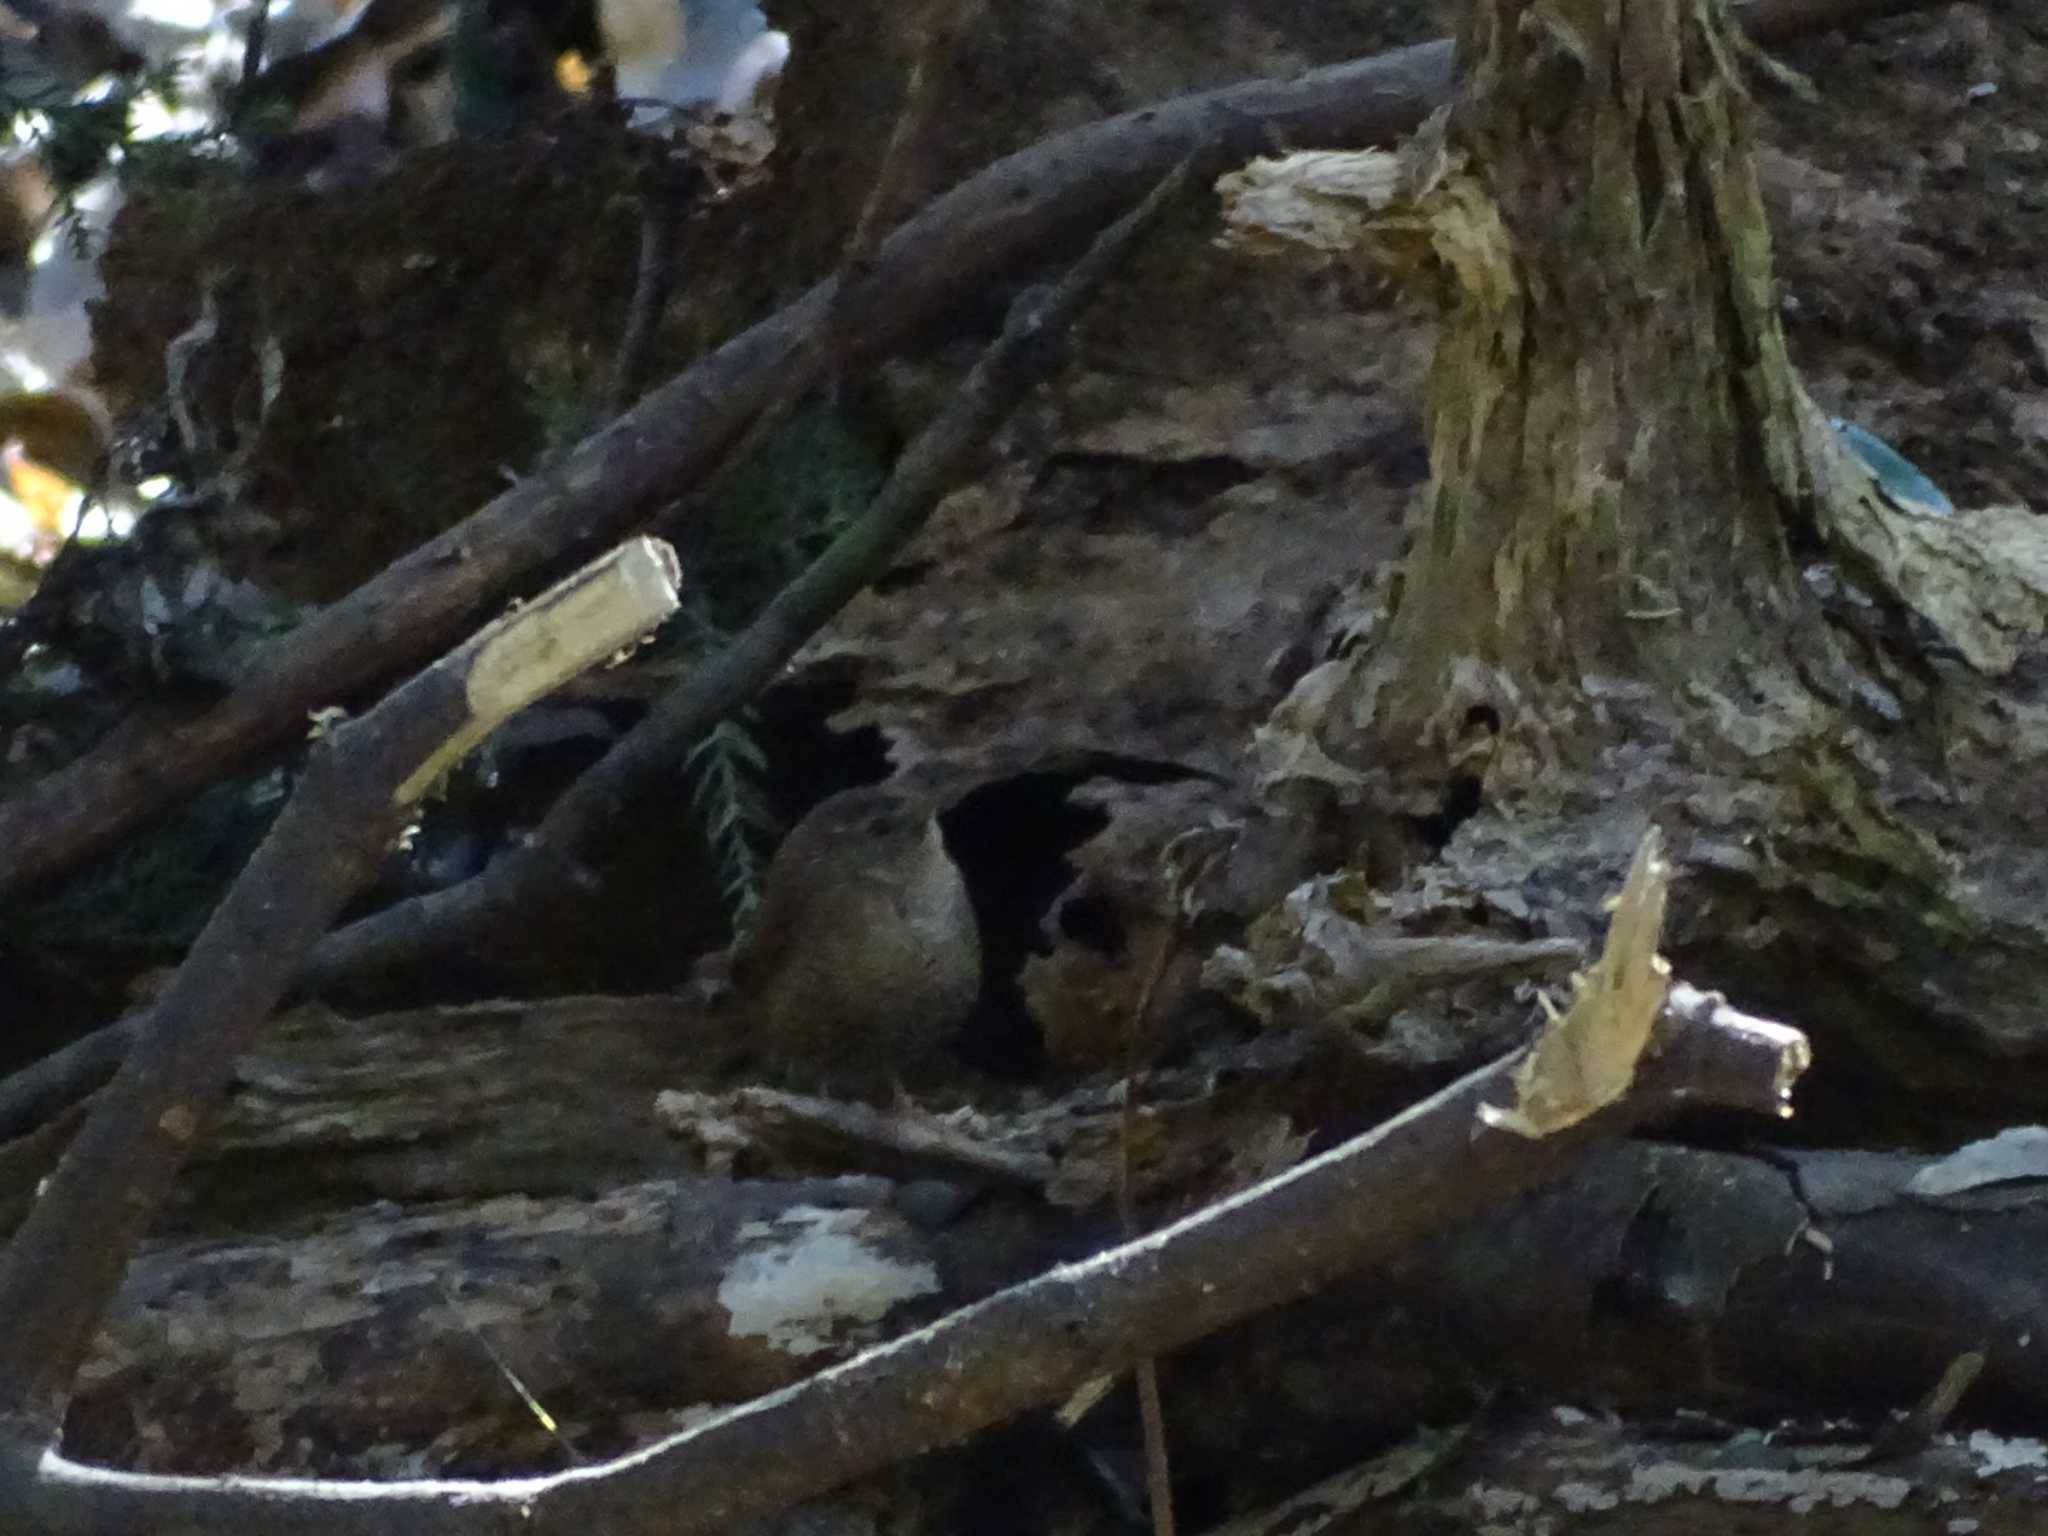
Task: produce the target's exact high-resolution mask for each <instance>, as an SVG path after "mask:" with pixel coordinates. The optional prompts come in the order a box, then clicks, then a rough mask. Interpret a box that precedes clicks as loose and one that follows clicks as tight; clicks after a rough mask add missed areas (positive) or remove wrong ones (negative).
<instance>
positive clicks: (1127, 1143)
mask: <svg viewBox="0 0 2048 1536" xmlns="http://www.w3.org/2000/svg"><path fill="white" fill-rule="evenodd" d="M1179 947H1180V901H1179V898H1178V895H1177V894H1174V895H1172V896H1170V899H1169V901H1168V915H1167V923H1166V931H1165V932H1164V933H1162V934H1160V936H1159V943H1158V945H1157V947H1156V948H1154V950H1153V951H1152V964H1151V965H1150V966H1149V967H1147V969H1146V971H1145V980H1144V984H1143V985H1142V986H1140V987H1139V988H1138V999H1137V1002H1136V1003H1135V1004H1133V1005H1132V1008H1131V1018H1130V1026H1129V1028H1128V1029H1127V1030H1126V1031H1125V1033H1124V1102H1123V1106H1122V1110H1121V1112H1120V1113H1119V1114H1118V1116H1117V1166H1116V1209H1117V1220H1118V1221H1119V1222H1120V1223H1121V1225H1122V1226H1123V1232H1124V1241H1125V1242H1129V1241H1131V1239H1133V1238H1135V1237H1136V1236H1137V1235H1138V1201H1137V1197H1136V1195H1135V1194H1134V1193H1133V1192H1132V1183H1133V1179H1132V1170H1131V1160H1132V1157H1131V1148H1132V1144H1133V1142H1134V1141H1135V1140H1136V1139H1137V1133H1138V1047H1139V1044H1140V1042H1141V1041H1142V1040H1143V1038H1144V1034H1145V1027H1146V1025H1147V1023H1148V1022H1149V1021H1150V1019H1151V1017H1152V999H1153V997H1154V996H1155V995H1156V994H1157V993H1158V991H1159V982H1160V979H1161V978H1162V977H1164V976H1165V975H1166V967H1167V965H1168V963H1169V962H1170V961H1171V960H1172V959H1173V955H1174V951H1175V950H1177V949H1179ZM1132 1376H1133V1379H1134V1380H1135V1382H1136V1384H1137V1388H1138V1428H1139V1433H1140V1434H1141V1435H1142V1436H1143V1437H1144V1442H1145V1502H1146V1503H1147V1504H1148V1505H1150V1506H1151V1510H1152V1533H1153V1536H1173V1532H1174V1518H1173V1465H1172V1462H1171V1460H1170V1459H1169V1457H1168V1455H1167V1448H1166V1409H1165V1406H1164V1404H1162V1403H1161V1401H1160V1398H1159V1357H1158V1356H1157V1355H1145V1356H1143V1357H1142V1358H1140V1359H1139V1361H1138V1362H1137V1364H1136V1365H1135V1366H1134V1367H1133V1368H1132Z"/></svg>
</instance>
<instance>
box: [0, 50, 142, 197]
mask: <svg viewBox="0 0 2048 1536" xmlns="http://www.w3.org/2000/svg"><path fill="white" fill-rule="evenodd" d="M145 95H147V96H155V97H158V98H160V99H161V100H162V101H163V102H164V103H165V105H166V106H169V107H175V106H176V105H177V103H178V95H179V85H178V77H177V69H176V66H175V65H172V64H166V65H162V66H159V67H157V68H154V69H148V70H144V71H142V72H141V73H139V74H137V75H134V76H132V77H127V78H119V79H116V80H115V81H114V82H113V84H112V85H111V86H110V87H109V88H107V89H106V90H104V91H102V92H99V93H98V94H95V95H92V96H90V97H86V96H81V95H79V94H77V93H75V92H73V91H72V90H70V89H69V88H68V87H66V86H65V85H63V84H62V83H61V82H59V81H57V80H55V79H50V80H47V81H45V80H29V79H22V78H17V79H13V80H10V81H8V82H7V83H6V86H5V87H0V112H5V113H6V115H7V117H8V119H9V120H10V121H11V122H13V123H15V124H17V125H19V124H20V123H21V122H23V121H24V120H27V121H28V122H31V123H33V124H34V131H33V132H32V133H31V134H30V136H29V137H30V142H31V143H33V144H34V146H35V149H36V152H37V153H38V154H39V155H40V156H41V157H42V162H43V166H44V168H45V169H46V170H47V171H48V172H49V176H50V180H51V182H52V184H53V185H54V186H55V187H56V189H57V196H58V203H59V213H60V217H68V215H69V213H70V199H71V197H72V196H73V195H74V194H75V193H76V192H77V191H78V190H79V189H80V188H81V187H83V186H84V185H85V184H86V183H87V182H89V181H92V180H93V179H94V178H95V177H97V176H99V175H100V174H101V173H102V172H103V171H105V170H106V169H107V168H108V167H109V165H111V164H113V163H115V162H116V161H119V160H122V159H124V158H125V157H127V156H128V155H130V154H132V153H135V152H136V151H137V150H138V149H141V148H142V147H143V146H142V145H141V144H139V143H138V142H137V141H135V140H133V139H132V138H131V137H130V129H129V120H130V115H131V109H132V108H133V107H134V105H135V102H136V100H137V98H139V97H142V96H145Z"/></svg>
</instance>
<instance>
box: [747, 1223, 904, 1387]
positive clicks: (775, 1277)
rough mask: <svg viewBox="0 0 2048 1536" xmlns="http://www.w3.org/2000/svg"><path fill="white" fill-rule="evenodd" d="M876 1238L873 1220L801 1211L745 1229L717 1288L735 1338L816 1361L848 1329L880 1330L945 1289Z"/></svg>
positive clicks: (751, 1224)
mask: <svg viewBox="0 0 2048 1536" xmlns="http://www.w3.org/2000/svg"><path fill="white" fill-rule="evenodd" d="M875 1232H876V1227H875V1217H874V1213H872V1212H868V1211H857V1210H852V1211H832V1210H824V1209H821V1208H819V1207H816V1206H803V1205H799V1206H792V1207H790V1209H789V1210H787V1211H785V1212H783V1213H782V1215H781V1216H780V1217H779V1218H777V1219H776V1220H775V1221H772V1222H765V1221H762V1222H750V1223H748V1224H747V1225H746V1226H744V1227H742V1228H741V1229H740V1233H739V1239H740V1244H741V1251H740V1254H739V1257H738V1258H736V1259H735V1260H734V1261H733V1263H732V1266H731V1268H730V1269H728V1270H727V1271H726V1276H725V1279H724V1280H723V1281H722V1282H721V1283H720V1285H719V1288H718V1299H719V1301H720V1303H722V1304H723V1305H724V1307H725V1309H726V1311H727V1312H728V1313H730V1314H731V1317H732V1332H733V1333H734V1335H735V1336H738V1337H742V1338H761V1339H765V1340H766V1341H767V1342H768V1343H769V1344H770V1345H772V1346H773V1347H774V1348H776V1349H781V1350H786V1351H788V1352H789V1353H791V1354H796V1355H809V1354H816V1353H817V1352H818V1351H820V1350H822V1349H827V1348H830V1347H831V1346H832V1345H833V1344H834V1343H835V1342H840V1341H841V1336H842V1334H843V1330H844V1328H845V1326H846V1325H848V1324H855V1325H859V1324H868V1323H875V1322H879V1321H880V1320H881V1319H882V1318H883V1317H884V1316H886V1315H887V1314H888V1312H889V1310H890V1309H891V1308H892V1307H895V1306H897V1305H899V1304H901V1303H903V1302H906V1301H909V1300H911V1299H912V1298H914V1297H918V1296H927V1295H931V1294H932V1293H934V1292H936V1291H937V1290H938V1289H939V1276H938V1271H937V1270H936V1269H935V1268H933V1267H932V1265H930V1264H928V1263H922V1262H918V1263H906V1262H904V1261H902V1260H900V1259H896V1258H892V1257H891V1256H890V1255H889V1254H888V1253H886V1252H884V1251H882V1249H881V1248H880V1247H879V1246H878V1245H877V1244H876V1242H875Z"/></svg>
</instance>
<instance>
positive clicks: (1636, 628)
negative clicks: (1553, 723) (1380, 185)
mask: <svg viewBox="0 0 2048 1536" xmlns="http://www.w3.org/2000/svg"><path fill="white" fill-rule="evenodd" d="M1458 45H1459V50H1460V60H1461V65H1462V73H1463V79H1464V88H1463V90H1462V93H1461V95H1460V98H1459V99H1458V101H1457V102H1456V104H1455V105H1454V107H1453V108H1452V109H1451V111H1450V113H1449V115H1448V118H1447V119H1446V120H1444V121H1443V122H1442V123H1441V124H1439V125H1438V126H1439V127H1440V128H1441V130H1442V137H1441V141H1440V142H1437V143H1434V144H1432V145H1431V146H1429V147H1427V148H1425V149H1422V150H1421V151H1420V152H1419V154H1415V155H1411V171H1410V174H1411V176H1413V177H1415V178H1417V181H1418V185H1417V187H1416V190H1417V191H1418V192H1419V193H1420V196H1419V197H1418V198H1417V201H1416V205H1415V206H1416V211H1417V212H1418V213H1419V214H1420V215H1421V221H1420V224H1419V225H1418V226H1417V229H1416V230H1415V231H1411V233H1420V234H1421V235H1422V237H1423V238H1424V239H1425V240H1426V241H1427V243H1428V256H1429V259H1428V260H1427V261H1426V262H1425V263H1424V270H1426V271H1427V272H1428V273H1429V274H1430V275H1431V277H1432V279H1433V281H1434V283H1435V285H1436V289H1437V297H1438V300H1439V305H1440V309H1441V330H1440V334H1439V339H1438V344H1437V353H1436V363H1435V369H1434V373H1433V375H1432V377H1431V379H1430V384H1429V398H1428V405H1427V430H1428V437H1429V444H1430V453H1431V463H1432V467H1433V471H1434V474H1433V479H1432V483H1431V485H1430V489H1429V493H1428V494H1429V498H1430V500H1429V505H1428V508H1427V510H1426V513H1425V515H1424V518H1423V520H1422V522H1421V525H1420V527H1419V529H1418V532H1417V535H1416V540H1415V545H1414V548H1413V550H1412V552H1411V554H1410V556H1409V559H1408V563H1407V566H1406V569H1405V571H1404V573H1403V578H1402V583H1401V587H1400V590H1399V593H1398V599H1397V602H1396V605H1395V608H1394V612H1393V615H1392V620H1391V624H1390V627H1389V629H1388V630H1387V632H1386V635H1385V638H1384V641H1383V645H1382V648H1381V652H1380V659H1381V662H1382V665H1381V666H1380V667H1378V668H1376V669H1375V671H1376V672H1377V673H1378V675H1379V676H1380V677H1381V678H1382V679H1383V680H1384V681H1385V682H1386V683H1387V685H1388V691H1387V692H1385V693H1383V694H1382V695H1381V698H1380V704H1381V716H1382V723H1383V725H1385V726H1388V727H1392V728H1393V729H1395V730H1398V729H1399V728H1400V727H1401V726H1402V725H1403V724H1404V723H1412V722H1416V721H1419V720H1425V719H1427V718H1429V717H1430V715H1431V714H1432V712H1433V711H1434V710H1435V709H1436V708H1437V706H1438V703H1439V702H1440V701H1441V699H1442V697H1443V694H1444V690H1445V687H1446V684H1447V682H1448V680H1449V678H1450V676H1451V674H1452V671H1453V668H1454V667H1455V666H1456V664H1457V663H1458V662H1459V661H1460V660H1461V659H1464V658H1473V659H1476V660H1477V661H1478V662H1480V663H1482V664H1483V665H1484V666H1485V667H1487V668H1489V669H1499V670H1500V671H1502V672H1504V673H1505V674H1507V675H1509V676H1511V677H1513V678H1514V679H1515V680H1516V681H1517V683H1518V684H1520V685H1522V686H1523V687H1524V688H1527V687H1532V686H1533V687H1535V688H1537V689H1539V690H1540V689H1542V688H1543V687H1545V686H1546V685H1550V684H1561V685H1575V684H1576V683H1577V682H1578V681H1579V680H1580V679H1582V678H1583V677H1584V676H1586V675H1587V674H1590V673H1611V672H1615V671H1621V672H1629V673H1644V672H1647V673H1649V674H1650V675H1652V676H1656V677H1661V678H1664V679H1667V680H1677V679H1680V678H1685V679H1693V678H1706V679H1709V680H1711V682H1712V684H1713V685H1714V686H1716V687H1727V686H1730V685H1739V684H1740V682H1741V680H1742V679H1743V678H1744V677H1745V675H1747V674H1749V673H1751V672H1752V671H1754V670H1755V669H1756V668H1758V667H1759V666H1774V665H1775V664H1776V663H1779V662H1784V663H1786V664H1788V665H1790V666H1792V667H1793V668H1794V669H1795V670H1796V671H1798V672H1799V673H1801V674H1805V675H1811V673H1812V671H1813V663H1814V660H1815V659H1816V658H1815V657H1814V656H1812V655H1802V654H1801V653H1802V651H1806V650H1811V649H1814V648H1816V647H1817V649H1818V650H1819V651H1820V652H1821V653H1826V652H1828V651H1829V650H1831V649H1832V648H1831V647H1830V646H1828V645H1827V644H1826V643H1825V642H1824V641H1822V640H1821V639H1820V637H1819V634H1818V630H1817V626H1813V625H1810V624H1808V623H1806V622H1803V618H1804V615H1805V614H1806V611H1807V608H1808V606H1809V605H1808V603H1807V601H1806V599H1805V598H1804V595H1803V593H1802V590H1801V588H1800V584H1799V581H1798V576H1797V570H1796V567H1795V564H1794V561H1793V558H1792V555H1791V552H1790V549H1789V548H1788V541H1787V535H1786V532H1785V529H1786V528H1787V526H1788V523H1792V524H1795V525H1796V522H1797V521H1798V518H1799V515H1800V508H1801V505H1802V503H1803V502H1804V501H1805V500H1807V498H1808V496H1809V492H1808V490H1807V482H1808V475H1807V473H1806V471H1805V468H1804V455H1803V454H1802V453H1801V451H1800V449H1799V443H1800V439H1801V435H1802V433H1801V421H1802V418H1803V417H1805V416H1810V415H1811V407H1810V406H1806V405H1805V404H1804V399H1803V395H1802V393H1801V391H1800V390H1799V387H1798V384H1797V381H1796V378H1795V377H1794V375H1793V373H1792V371H1791V368H1790V366H1789V364H1788V362H1787V360H1786V356H1785V343H1784V338H1783V335H1782V333H1781V331H1780V329H1779V325H1778V318H1777V312H1776V296H1775V291H1774V287H1773V282H1772V275H1771V259H1770V239H1769V233H1768V229H1767V225H1766V219H1765V213H1764V208H1763V204H1762V199H1761V196H1760V193H1759V190H1758V185H1757V176H1756V169H1755V153H1754V144H1753V140H1752V135H1751V127H1750V122H1749V118H1750V106H1749V102H1748V99H1747V96H1746V93H1745V89H1744V86H1743V83H1742V81H1741V79H1740V78H1739V70H1740V67H1741V60H1742V57H1743V54H1744V52H1745V50H1746V47H1747V45H1746V43H1745V42H1744V41H1743V39H1742V38H1741V36H1740V34H1739V33H1738V32H1737V30H1736V29H1735V27H1734V25H1733V23H1732V22H1731V21H1730V19H1729V16H1728V12H1727V8H1726V6H1725V4H1724V3H1723V0H1539V3H1536V4H1529V3H1528V0H1470V3H1469V4H1468V5H1467V6H1466V7H1465V11H1464V15H1463V17H1462V26H1461V28H1460V31H1459V36H1458ZM1396 238H1397V239H1398V233H1397V236H1396ZM1788 513H1789V514H1793V516H1792V517H1791V518H1789V519H1788ZM1824 664H1825V663H1824ZM1827 670H1829V671H1834V670H1835V669H1834V668H1833V667H1832V666H1829V667H1828V668H1827Z"/></svg>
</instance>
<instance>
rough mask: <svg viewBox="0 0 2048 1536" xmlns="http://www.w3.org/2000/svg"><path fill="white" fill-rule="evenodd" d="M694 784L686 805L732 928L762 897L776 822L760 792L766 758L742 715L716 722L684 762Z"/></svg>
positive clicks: (766, 765)
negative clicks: (766, 852) (707, 850)
mask: <svg viewBox="0 0 2048 1536" xmlns="http://www.w3.org/2000/svg"><path fill="white" fill-rule="evenodd" d="M684 767H685V770H686V771H687V772H688V773H689V775H690V778H691V780H692V781H693V782H692V785H691V790H690V805H691V808H692V809H693V810H694V811H695V812H696V813H697V816H698V819H699V821H700V822H701V824H702V826H703V828H704V837H705V841H707V842H708V843H709V844H710V845H711V852H712V856H713V857H714V858H715V859H716V860H717V863H718V879H719V890H720V893H721V894H722V895H723V896H724V898H725V904H726V909H727V911H728V912H729V914H730V915H731V917H732V920H733V923H734V925H735V926H738V925H739V924H742V923H744V922H745V921H746V919H747V917H748V916H749V914H751V913H752V912H753V910H754V907H755V906H756V905H757V904H758V903H759V901H760V899H761V876H762V873H763V871H764V870H765V868H766V867H767V861H766V859H765V858H764V857H763V856H762V853H761V850H762V848H763V847H765V846H766V845H767V844H768V843H769V842H770V840H771V839H772V838H773V837H774V834H775V818H774V816H773V814H772V813H771V812H770V811H769V809H768V802H767V797H766V795H765V794H764V793H763V791H762V780H763V778H764V776H765V774H766V772H767V767H768V757H767V754H766V753H765V752H763V751H762V750H761V744H760V742H758V741H757V740H755V739H754V736H753V733H752V732H751V731H750V730H749V729H748V727H747V722H746V716H745V713H744V712H742V713H741V714H739V715H729V716H727V717H726V718H725V719H723V720H721V721H719V722H718V724H717V725H715V726H713V727H712V728H711V729H710V730H709V731H707V732H705V733H704V736H703V738H702V739H701V740H699V741H698V743H697V744H696V745H695V746H694V747H692V748H691V749H690V752H689V755H688V757H686V758H685V759H684Z"/></svg>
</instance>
